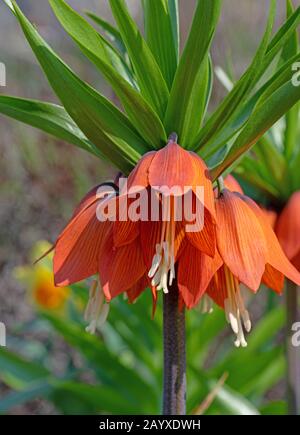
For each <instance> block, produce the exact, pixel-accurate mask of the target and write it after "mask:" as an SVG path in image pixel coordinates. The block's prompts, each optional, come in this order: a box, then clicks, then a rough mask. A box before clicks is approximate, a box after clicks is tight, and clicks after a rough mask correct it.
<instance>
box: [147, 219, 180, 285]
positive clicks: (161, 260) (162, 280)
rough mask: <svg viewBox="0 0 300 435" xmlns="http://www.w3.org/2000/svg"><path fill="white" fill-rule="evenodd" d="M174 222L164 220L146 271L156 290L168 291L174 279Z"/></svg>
mask: <svg viewBox="0 0 300 435" xmlns="http://www.w3.org/2000/svg"><path fill="white" fill-rule="evenodd" d="M171 219H172V218H171ZM174 239H175V222H174V221H172V220H171V221H166V220H164V221H163V223H162V232H161V240H160V243H158V244H157V245H156V252H155V254H154V256H153V260H152V265H151V268H150V270H149V272H148V276H149V278H152V280H151V284H152V286H153V287H156V290H157V291H159V290H162V291H163V292H164V293H168V292H169V290H168V286H171V285H172V283H173V280H174V279H175V255H174V245H175V243H174Z"/></svg>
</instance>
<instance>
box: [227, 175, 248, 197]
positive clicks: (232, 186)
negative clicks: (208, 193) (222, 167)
mask: <svg viewBox="0 0 300 435" xmlns="http://www.w3.org/2000/svg"><path fill="white" fill-rule="evenodd" d="M224 185H225V187H226V189H228V190H230V191H231V192H238V193H241V194H243V193H244V192H243V189H242V188H241V186H240V184H239V183H238V181H237V180H236V179H235V178H234V177H233V176H232V175H231V174H229V175H227V177H226V178H224Z"/></svg>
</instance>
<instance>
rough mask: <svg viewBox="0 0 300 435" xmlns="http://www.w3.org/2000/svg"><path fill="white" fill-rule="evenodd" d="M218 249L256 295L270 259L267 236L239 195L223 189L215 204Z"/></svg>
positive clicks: (229, 265)
mask: <svg viewBox="0 0 300 435" xmlns="http://www.w3.org/2000/svg"><path fill="white" fill-rule="evenodd" d="M216 211H217V246H218V249H219V252H220V255H221V257H222V258H223V260H224V263H225V264H226V265H227V266H228V268H229V269H230V270H231V272H232V273H233V275H235V276H236V277H237V278H238V280H239V281H241V282H242V283H243V284H245V285H246V286H247V287H249V288H250V289H252V290H253V291H256V290H257V289H258V288H259V285H260V281H261V278H262V275H263V273H264V270H265V265H266V262H267V261H266V259H267V246H266V242H265V236H264V233H263V230H262V228H261V225H260V223H259V221H258V220H257V218H256V216H255V214H254V212H253V211H252V210H251V208H250V207H249V206H248V205H247V204H246V203H245V202H244V201H243V200H242V199H241V198H240V197H239V194H238V193H233V192H230V191H229V190H227V189H224V191H223V192H222V194H221V195H220V197H219V198H218V199H217V200H216Z"/></svg>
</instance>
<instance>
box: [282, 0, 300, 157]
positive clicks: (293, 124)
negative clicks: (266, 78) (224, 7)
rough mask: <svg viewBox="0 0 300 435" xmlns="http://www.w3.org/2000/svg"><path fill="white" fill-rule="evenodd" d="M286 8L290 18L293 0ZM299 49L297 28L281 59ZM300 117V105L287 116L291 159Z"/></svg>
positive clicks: (286, 151)
mask: <svg viewBox="0 0 300 435" xmlns="http://www.w3.org/2000/svg"><path fill="white" fill-rule="evenodd" d="M286 10H287V18H289V17H290V16H291V15H292V14H293V12H294V7H293V4H292V1H291V0H286ZM298 51H299V43H298V33H297V30H295V31H294V32H293V34H292V36H291V37H290V39H288V41H287V43H286V44H285V46H284V48H283V50H282V54H281V60H282V61H283V62H286V61H287V60H288V59H290V58H291V57H293V56H294V55H295V54H297V53H298ZM298 117H299V105H295V107H293V108H292V109H291V110H290V111H289V112H288V113H287V114H286V116H285V120H286V129H285V140H284V148H285V155H286V158H287V159H290V158H291V157H292V155H293V152H294V149H295V146H296V140H297V134H298V126H299V119H298Z"/></svg>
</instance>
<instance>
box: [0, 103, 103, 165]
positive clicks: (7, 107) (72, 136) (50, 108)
mask: <svg viewBox="0 0 300 435" xmlns="http://www.w3.org/2000/svg"><path fill="white" fill-rule="evenodd" d="M0 113H3V114H4V115H6V116H9V117H10V118H13V119H17V120H18V121H21V122H24V123H25V124H28V125H31V126H33V127H36V128H39V129H40V130H42V131H45V132H46V133H49V134H51V135H52V136H54V137H57V138H58V139H62V140H64V141H66V142H69V143H71V144H73V145H76V146H78V147H80V148H83V149H85V150H86V151H89V152H90V153H92V154H95V155H96V156H98V157H100V156H101V153H100V151H99V150H98V148H97V147H95V145H93V144H92V143H91V142H90V141H89V140H88V139H87V138H86V137H85V136H84V134H83V133H82V131H81V130H79V128H78V127H77V125H76V124H75V123H74V121H73V119H72V118H70V116H69V115H68V113H67V112H66V111H65V109H64V108H63V107H61V106H58V105H56V104H52V103H45V102H42V101H35V100H29V99H24V98H16V97H10V96H6V95H0Z"/></svg>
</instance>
